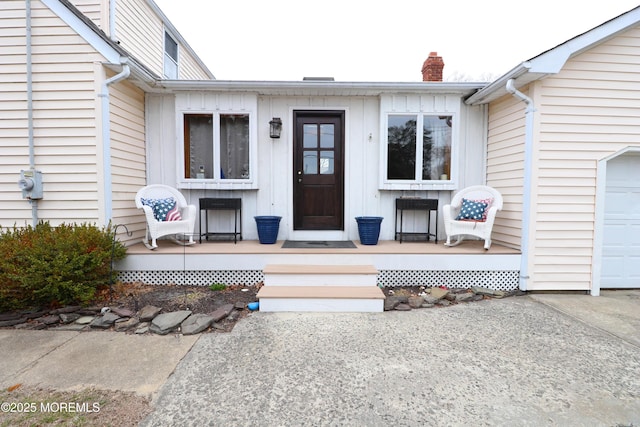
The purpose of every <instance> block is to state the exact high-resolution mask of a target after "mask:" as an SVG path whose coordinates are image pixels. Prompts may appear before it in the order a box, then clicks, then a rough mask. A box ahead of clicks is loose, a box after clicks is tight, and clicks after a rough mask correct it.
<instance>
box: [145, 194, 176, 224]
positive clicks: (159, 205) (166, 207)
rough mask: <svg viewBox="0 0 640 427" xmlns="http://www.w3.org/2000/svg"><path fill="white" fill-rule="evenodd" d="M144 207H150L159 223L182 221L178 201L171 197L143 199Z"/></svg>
mask: <svg viewBox="0 0 640 427" xmlns="http://www.w3.org/2000/svg"><path fill="white" fill-rule="evenodd" d="M141 202H142V204H143V205H146V206H149V207H150V208H151V209H152V210H153V216H154V218H155V219H156V220H157V221H160V222H164V221H180V220H182V215H180V209H179V208H178V203H177V202H176V199H174V198H172V197H170V198H167V199H142V200H141Z"/></svg>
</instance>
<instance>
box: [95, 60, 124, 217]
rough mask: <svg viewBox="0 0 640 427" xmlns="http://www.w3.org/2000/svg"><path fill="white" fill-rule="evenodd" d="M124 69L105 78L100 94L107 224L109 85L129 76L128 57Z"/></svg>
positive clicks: (109, 206)
mask: <svg viewBox="0 0 640 427" xmlns="http://www.w3.org/2000/svg"><path fill="white" fill-rule="evenodd" d="M120 61H121V65H122V71H121V72H120V73H119V74H116V75H115V76H113V77H111V78H109V79H107V80H105V81H104V82H103V83H102V93H100V94H98V96H99V97H101V98H102V156H103V159H102V162H103V163H102V164H103V173H104V211H105V212H104V214H105V224H108V223H109V222H110V221H111V217H112V212H111V211H112V194H111V191H112V188H111V122H110V116H111V114H110V109H109V86H111V85H112V84H114V83H118V82H119V81H121V80H124V79H126V78H127V77H129V74H130V72H131V70H130V69H129V65H128V64H127V63H126V62H127V60H126V58H121V59H120Z"/></svg>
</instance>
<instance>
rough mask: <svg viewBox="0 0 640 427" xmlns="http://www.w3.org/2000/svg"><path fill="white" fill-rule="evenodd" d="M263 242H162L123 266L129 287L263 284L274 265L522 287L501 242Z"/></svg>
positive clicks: (133, 251) (141, 249)
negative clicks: (365, 268) (296, 244)
mask: <svg viewBox="0 0 640 427" xmlns="http://www.w3.org/2000/svg"><path fill="white" fill-rule="evenodd" d="M282 243H283V241H278V242H276V243H275V244H272V245H264V244H260V242H259V241H257V240H243V241H239V242H238V243H237V244H234V243H233V242H203V243H196V244H194V245H191V246H180V245H177V244H175V243H173V242H171V241H166V240H165V241H158V249H156V250H153V251H152V250H149V249H147V248H146V247H145V246H144V245H143V244H142V243H139V244H135V245H132V246H130V247H128V248H127V256H126V257H125V259H123V260H121V261H118V262H117V263H116V264H115V269H116V270H117V271H118V272H119V278H120V279H121V280H122V281H125V282H132V281H142V282H145V283H154V284H162V283H176V284H194V285H202V284H211V283H216V282H217V283H250V284H252V283H258V282H261V281H263V280H264V274H263V271H264V269H265V267H266V266H268V265H274V264H278V265H283V264H289V265H326V266H356V265H360V266H362V265H370V266H373V268H375V269H376V270H377V271H378V272H379V274H378V284H379V285H380V286H402V285H403V284H406V283H412V284H420V285H425V286H435V285H438V286H439V285H446V286H451V287H469V286H485V287H490V288H492V289H503V290H510V289H515V288H517V286H518V280H519V279H518V278H519V270H520V258H521V255H520V251H518V250H515V249H511V248H508V247H505V246H501V245H499V244H496V243H494V244H493V245H492V246H491V248H490V249H489V250H485V249H484V248H483V242H482V241H465V242H464V243H462V244H461V245H459V246H455V247H447V246H444V244H443V243H444V242H439V243H438V244H435V243H433V242H406V241H405V242H402V243H400V242H399V241H380V242H378V244H377V245H361V244H360V242H358V241H354V243H355V245H356V247H355V248H302V249H300V248H283V247H282Z"/></svg>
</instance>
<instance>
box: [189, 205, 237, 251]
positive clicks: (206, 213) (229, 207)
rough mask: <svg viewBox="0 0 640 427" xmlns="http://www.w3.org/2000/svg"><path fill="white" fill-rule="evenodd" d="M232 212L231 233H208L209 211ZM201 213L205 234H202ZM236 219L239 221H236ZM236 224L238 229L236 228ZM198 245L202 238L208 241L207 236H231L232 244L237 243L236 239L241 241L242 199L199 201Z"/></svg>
mask: <svg viewBox="0 0 640 427" xmlns="http://www.w3.org/2000/svg"><path fill="white" fill-rule="evenodd" d="M221 210H232V211H234V213H233V214H234V215H233V220H234V224H233V231H227V232H217V233H213V232H210V231H209V211H221ZM202 211H204V218H205V220H204V223H205V232H204V233H202ZM238 217H239V218H240V221H238ZM238 222H239V223H240V227H238ZM199 225H200V243H202V236H205V239H206V240H209V236H216V235H218V236H220V235H227V236H233V243H237V242H238V238H240V240H242V199H219V198H203V199H200V224H199Z"/></svg>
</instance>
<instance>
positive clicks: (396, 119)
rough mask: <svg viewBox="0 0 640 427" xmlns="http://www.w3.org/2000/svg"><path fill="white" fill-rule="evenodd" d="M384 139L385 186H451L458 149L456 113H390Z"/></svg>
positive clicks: (407, 187) (391, 187)
mask: <svg viewBox="0 0 640 427" xmlns="http://www.w3.org/2000/svg"><path fill="white" fill-rule="evenodd" d="M384 117H385V118H386V120H385V122H386V126H385V128H384V131H385V134H384V135H385V137H384V139H383V142H384V147H383V153H382V158H383V165H381V166H382V169H383V187H387V188H389V189H410V188H415V187H416V185H418V186H420V185H424V186H428V185H447V184H450V183H451V179H452V178H451V175H452V172H453V173H455V171H452V168H453V160H452V159H453V157H452V155H453V151H454V149H455V142H454V140H455V135H456V132H455V129H454V125H455V115H454V114H452V113H442V114H439V113H388V114H386V115H385V116H384Z"/></svg>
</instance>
